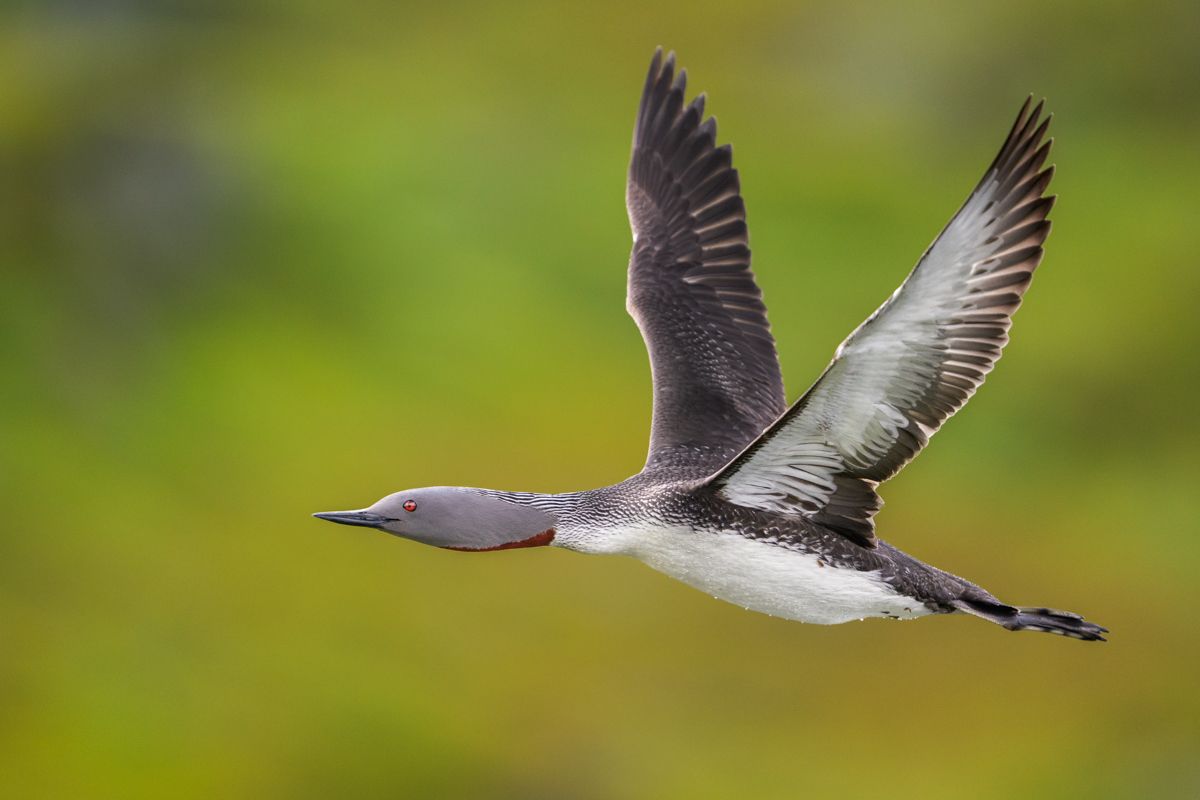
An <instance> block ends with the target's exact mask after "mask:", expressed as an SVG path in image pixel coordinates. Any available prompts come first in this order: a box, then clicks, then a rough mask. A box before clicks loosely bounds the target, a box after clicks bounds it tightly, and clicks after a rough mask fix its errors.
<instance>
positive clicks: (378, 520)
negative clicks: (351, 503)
mask: <svg viewBox="0 0 1200 800" xmlns="http://www.w3.org/2000/svg"><path fill="white" fill-rule="evenodd" d="M313 516H314V517H316V518H317V519H327V520H329V521H330V522H336V523H338V524H339V525H358V526H359V527H362V528H378V527H379V526H381V525H383V523H385V522H387V517H383V516H380V515H379V514H372V513H371V512H370V511H322V512H320V513H318V514H313Z"/></svg>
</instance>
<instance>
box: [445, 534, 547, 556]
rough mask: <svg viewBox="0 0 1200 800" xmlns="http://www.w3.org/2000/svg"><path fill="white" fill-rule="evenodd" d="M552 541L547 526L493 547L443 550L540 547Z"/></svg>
mask: <svg viewBox="0 0 1200 800" xmlns="http://www.w3.org/2000/svg"><path fill="white" fill-rule="evenodd" d="M553 541H554V528H548V529H546V530H544V531H542V532H541V533H535V534H534V535H533V536H530V537H529V538H528V539H521V540H520V541H519V542H505V543H504V544H498V545H496V546H495V547H443V548H442V549H443V550H458V551H459V552H462V553H490V552H492V551H493V550H515V549H516V548H518V547H542V546H544V545H548V544H550V543H551V542H553Z"/></svg>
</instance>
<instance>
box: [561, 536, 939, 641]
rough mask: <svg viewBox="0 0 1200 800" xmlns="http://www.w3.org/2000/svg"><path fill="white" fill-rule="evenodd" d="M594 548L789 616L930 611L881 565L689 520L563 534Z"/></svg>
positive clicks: (841, 617)
mask: <svg viewBox="0 0 1200 800" xmlns="http://www.w3.org/2000/svg"><path fill="white" fill-rule="evenodd" d="M561 544H563V545H564V546H566V547H569V548H571V549H577V550H580V551H583V552H589V553H613V554H620V555H630V556H633V557H634V558H637V559H640V560H641V561H643V562H645V563H646V564H648V565H649V566H651V567H653V568H654V569H656V570H658V571H659V572H662V573H665V574H667V575H670V576H671V577H672V578H675V579H677V580H680V581H683V582H684V583H686V584H688V585H689V586H694V587H695V588H697V589H699V590H700V591H702V592H707V593H708V594H711V595H712V596H714V597H717V598H719V599H721V600H727V601H729V602H730V603H736V604H737V605H739V606H742V607H744V608H747V609H750V610H752V611H760V612H762V613H764V614H770V615H772V616H776V617H783V618H785V619H794V620H799V621H800V622H814V623H817V624H820V625H836V624H838V623H841V622H849V621H851V620H856V619H863V618H864V617H892V618H899V619H912V618H914V617H922V616H925V615H926V614H929V613H930V611H929V609H927V608H926V607H925V606H924V605H922V604H921V603H920V602H918V601H916V600H914V599H913V598H911V597H906V596H904V595H902V594H899V593H898V592H896V590H894V589H893V588H892V587H891V586H889V585H888V584H887V583H885V582H884V581H883V580H882V579H881V578H880V577H879V573H878V572H860V571H858V570H853V569H838V568H836V567H833V566H832V565H828V564H826V565H822V562H820V561H819V559H818V558H817V556H815V555H810V554H807V553H799V552H796V551H795V550H788V549H787V548H784V547H779V546H777V545H772V544H766V543H763V542H756V541H754V540H753V539H747V538H745V537H744V536H740V535H738V534H736V533H721V534H712V533H696V532H694V531H692V530H691V529H690V528H685V527H678V528H664V527H657V526H655V527H650V526H647V527H640V526H639V527H629V528H619V529H607V530H605V531H604V533H603V535H602V536H597V537H595V538H592V537H588V538H587V540H585V541H579V542H577V543H576V542H569V541H567V542H562V543H561Z"/></svg>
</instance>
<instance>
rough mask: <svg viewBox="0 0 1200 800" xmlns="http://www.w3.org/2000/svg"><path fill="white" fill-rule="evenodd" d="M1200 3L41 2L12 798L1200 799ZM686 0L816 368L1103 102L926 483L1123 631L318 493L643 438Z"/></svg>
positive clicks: (397, 483) (1018, 563) (7, 73)
mask: <svg viewBox="0 0 1200 800" xmlns="http://www.w3.org/2000/svg"><path fill="white" fill-rule="evenodd" d="M1184 5H1185V4H1160V5H1157V6H1155V5H1151V4H1141V3H1126V4H1122V3H1093V2H1088V3H1083V2H1079V3H1065V4H1057V5H1054V6H1053V7H1048V6H1046V5H1045V4H1043V3H1041V2H1036V3H1035V2H1008V3H1004V4H995V5H979V6H974V5H970V6H969V5H968V4H960V3H952V2H945V3H918V4H916V5H909V6H907V7H906V8H904V9H903V10H901V9H900V8H884V7H877V6H874V5H853V4H851V5H847V4H844V3H833V2H830V3H817V4H811V3H790V2H750V3H742V4H731V3H726V2H695V0H693V1H692V2H687V3H675V2H672V3H659V4H653V7H647V4H643V3H634V2H629V3H625V4H623V5H612V6H598V5H597V6H587V7H583V6H580V7H571V6H567V5H563V4H556V3H531V2H506V3H497V4H492V5H489V4H481V3H477V4H467V5H460V4H457V3H441V4H420V5H419V6H418V5H411V6H410V5H404V4H400V5H397V4H393V3H384V2H375V3H355V4H337V3H321V2H316V0H311V1H310V2H292V3H280V2H266V0H256V1H255V2H232V0H231V2H228V3H226V4H216V5H212V4H203V5H201V4H196V3H190V4H189V3H185V4H179V3H162V2H150V0H73V1H71V0H56V1H55V2H41V3H16V4H13V3H8V4H5V5H4V8H3V10H0V176H2V181H0V257H2V261H0V263H2V264H3V283H2V286H3V288H2V291H0V314H2V318H0V364H2V365H3V374H4V379H3V381H2V383H0V507H2V508H3V522H2V523H0V532H2V537H3V538H2V546H3V552H2V556H0V648H2V653H0V794H2V795H4V796H5V797H14V798H16V797H68V798H81V797H165V796H172V797H175V796H177V797H206V798H207V797H228V798H242V797H244V798H264V797H334V796H344V797H349V796H355V797H421V798H423V797H429V798H442V797H446V798H514V799H516V798H566V799H568V800H569V799H571V798H587V799H591V798H610V797H614V798H727V797H753V798H792V797H798V796H818V797H820V796H831V795H838V796H881V795H884V794H886V795H887V796H890V797H923V798H941V797H947V798H949V797H956V798H957V797H964V796H966V797H976V798H1011V797H1055V798H1060V797H1089V798H1094V797H1156V798H1159V797H1172V798H1174V797H1196V796H1197V795H1198V794H1200V694H1198V691H1197V685H1196V684H1197V681H1196V675H1197V659H1198V656H1200V633H1198V631H1200V625H1198V624H1197V621H1196V613H1197V606H1198V605H1200V592H1198V591H1197V570H1198V568H1200V542H1198V541H1197V534H1198V533H1200V531H1198V526H1197V521H1196V512H1195V499H1196V489H1195V484H1196V479H1197V477H1198V471H1197V467H1196V463H1197V462H1196V446H1197V444H1198V441H1200V436H1198V433H1200V431H1198V429H1197V425H1196V421H1195V414H1194V410H1195V399H1194V397H1195V393H1196V391H1197V388H1198V374H1197V359H1196V352H1197V345H1198V344H1200V343H1198V341H1197V340H1198V338H1200V335H1198V326H1197V323H1196V303H1197V301H1198V300H1200V269H1197V243H1198V238H1200V237H1198V236H1197V234H1196V231H1197V224H1196V221H1195V215H1196V202H1197V190H1198V189H1200V152H1198V150H1200V148H1198V147H1197V143H1198V141H1200V137H1198V135H1197V133H1198V131H1200V102H1198V99H1200V48H1197V46H1196V31H1197V30H1198V29H1200V11H1198V8H1200V7H1197V6H1196V5H1195V4H1187V5H1189V6H1190V8H1187V9H1185V7H1184ZM658 44H663V45H665V46H667V47H671V48H675V49H676V50H677V51H678V52H679V54H680V58H681V62H682V63H683V64H684V65H685V66H687V67H688V68H689V70H690V74H691V78H692V87H693V89H694V90H700V89H705V90H707V91H708V92H709V95H710V106H709V107H710V109H711V110H712V111H714V112H715V113H716V114H717V115H718V116H719V117H720V120H721V130H720V135H721V138H722V139H723V140H725V141H732V142H735V143H736V163H737V166H738V167H740V169H741V172H742V175H743V188H744V194H745V197H746V199H747V203H748V207H749V213H750V221H751V229H752V244H753V247H754V256H755V266H756V269H757V271H758V274H759V276H760V282H761V284H762V286H763V289H764V291H765V293H766V298H767V301H768V303H769V305H770V308H771V312H772V320H773V323H774V329H775V332H776V335H777V337H778V341H779V349H780V353H781V358H782V361H783V365H784V372H785V374H786V375H787V376H788V378H789V397H793V398H794V397H795V396H796V395H797V394H798V393H799V392H800V391H802V390H803V389H804V388H805V386H806V385H807V383H808V381H810V380H811V379H812V378H813V377H815V376H816V375H817V373H818V372H819V370H820V369H821V368H822V366H823V365H824V364H825V362H826V360H827V359H828V358H829V356H830V354H831V353H832V351H833V348H834V347H835V346H836V344H837V343H838V342H839V341H840V340H841V338H842V337H843V336H844V335H845V334H846V333H847V332H849V331H850V330H851V329H852V328H853V327H854V326H855V325H857V324H858V322H859V321H860V320H861V319H862V318H863V317H864V316H865V315H866V314H867V313H868V312H869V311H870V310H872V309H873V308H874V307H875V306H876V305H877V304H878V302H879V301H881V300H882V299H883V298H884V297H885V296H887V294H888V293H890V291H891V290H892V289H893V287H894V286H895V285H897V284H898V283H899V281H900V279H901V278H902V277H903V275H904V274H905V273H906V272H907V270H908V269H909V267H910V266H911V264H912V263H913V262H914V260H915V259H916V257H917V256H918V255H919V254H920V252H921V251H922V249H923V248H924V247H925V245H926V244H927V243H928V242H929V240H930V239H931V238H932V237H933V236H934V235H935V234H936V232H937V231H938V230H939V229H940V227H941V225H942V224H943V223H944V222H945V221H946V219H948V217H949V216H950V214H951V213H952V212H953V211H954V210H955V209H956V208H957V207H958V205H959V203H960V202H961V201H962V199H963V198H964V197H965V195H966V193H967V191H968V190H969V189H970V188H971V186H973V185H974V182H975V181H976V179H977V178H978V176H979V174H980V173H981V171H982V169H983V168H984V167H985V166H986V164H987V163H988V161H989V160H990V158H991V157H992V155H993V153H994V151H995V150H996V148H997V147H998V146H999V144H1000V141H1001V139H1002V138H1003V135H1004V133H1005V131H1006V130H1007V126H1008V125H1009V123H1010V121H1011V118H1012V116H1013V115H1014V114H1015V112H1016V110H1017V107H1018V106H1019V104H1020V102H1021V100H1022V99H1023V97H1024V96H1025V95H1026V94H1027V93H1030V92H1034V93H1036V94H1038V95H1042V94H1044V95H1046V96H1047V97H1048V98H1049V99H1050V107H1051V108H1052V109H1053V110H1054V111H1055V113H1056V117H1055V122H1054V125H1053V129H1052V130H1053V132H1054V133H1055V135H1056V136H1057V144H1056V146H1055V151H1054V156H1053V158H1054V160H1055V161H1056V162H1057V163H1058V165H1059V173H1058V176H1057V178H1056V179H1055V184H1054V190H1055V191H1057V193H1058V194H1059V195H1060V201H1059V205H1058V207H1057V208H1056V209H1055V212H1054V215H1053V218H1054V221H1055V231H1054V234H1053V235H1052V237H1051V240H1050V242H1049V245H1048V257H1047V259H1046V261H1045V263H1044V265H1043V268H1042V270H1041V271H1040V272H1039V273H1038V276H1037V280H1036V281H1035V285H1034V287H1033V290H1032V292H1031V293H1030V295H1029V297H1028V300H1027V302H1026V304H1025V306H1024V308H1023V309H1022V311H1021V313H1020V314H1019V316H1018V321H1017V325H1016V328H1015V337H1014V340H1013V342H1012V345H1011V346H1010V347H1009V349H1008V355H1007V358H1005V360H1004V362H1003V363H1002V365H1001V366H1000V367H999V369H998V370H997V372H996V374H995V375H994V377H993V378H992V380H991V381H990V382H989V384H988V385H987V387H986V388H984V389H983V390H982V391H981V392H980V394H979V395H978V397H977V398H976V399H975V400H974V401H973V402H972V403H971V404H970V408H969V410H968V411H967V412H966V413H964V414H963V415H961V417H959V418H956V419H955V420H954V421H953V422H951V423H950V424H949V425H948V426H947V427H948V430H947V431H946V432H945V433H944V434H943V435H942V436H939V437H938V439H937V441H936V443H935V445H934V446H933V447H932V448H930V450H929V452H928V453H926V454H925V455H923V456H922V457H921V458H920V460H919V461H918V462H917V463H916V464H915V465H914V466H912V467H911V468H909V469H908V470H906V471H905V472H904V473H903V475H902V476H900V477H899V478H897V479H896V480H895V481H893V482H892V483H890V484H889V485H888V486H887V487H886V489H885V492H884V494H885V497H886V499H887V500H888V501H889V506H888V508H887V509H886V510H885V511H884V512H883V513H882V515H881V516H880V524H881V531H882V533H883V535H884V536H885V537H886V538H888V539H890V540H891V541H893V542H895V543H897V544H898V545H900V546H901V547H903V548H905V549H907V550H909V551H910V552H912V553H914V554H915V555H917V556H919V557H924V558H927V559H928V560H930V561H931V562H933V563H935V564H937V565H939V566H941V567H943V568H946V569H949V570H952V571H954V572H958V573H961V574H964V575H966V576H969V577H971V578H972V579H974V580H976V581H978V582H980V583H981V584H983V585H985V586H987V587H988V588H990V589H991V590H993V591H994V592H996V593H997V594H999V595H1000V596H1001V597H1003V598H1006V599H1008V600H1010V601H1012V602H1017V603H1042V604H1049V605H1054V606H1059V607H1063V608H1068V609H1073V610H1076V611H1080V612H1083V613H1086V614H1087V615H1088V616H1089V617H1090V618H1093V619H1095V620H1097V621H1100V622H1102V623H1104V624H1106V625H1108V626H1109V627H1110V628H1111V629H1112V637H1111V641H1110V642H1109V643H1108V644H1105V645H1098V646H1092V645H1086V644H1082V643H1079V642H1075V641H1067V640H1062V639H1059V638H1055V637H1050V636H1038V635H1031V634H1022V635H1013V634H1008V633H1006V632H1004V631H1002V630H999V629H998V628H996V627H994V626H990V625H986V624H983V623H982V622H980V621H978V620H974V619H968V618H949V619H936V620H924V621H920V622H913V623H906V624H897V623H888V622H883V621H870V622H866V623H860V624H852V625H844V626H840V627H833V628H823V627H817V626H806V625H800V624H796V623H789V622H784V621H779V620H775V619H770V618H768V617H765V616H760V615H756V614H752V613H748V612H745V611H743V610H741V609H739V608H736V607H734V606H731V605H726V604H724V603H719V602H715V601H714V600H712V599H711V598H708V597H705V596H704V595H702V594H701V593H699V592H695V591H693V590H691V589H689V588H687V587H685V586H683V585H682V584H678V583H674V582H672V581H670V580H668V579H666V578H664V577H662V576H659V575H657V574H655V573H653V572H651V571H650V570H648V569H647V568H645V567H644V566H642V565H640V564H637V563H635V562H633V561H631V560H624V559H601V558H585V557H582V556H578V555H575V554H571V553H567V552H563V551H559V550H555V549H544V550H538V551H523V552H512V553H497V554H491V555H488V556H465V555H463V554H460V553H452V552H444V551H439V550H436V549H432V548H427V547H420V546H416V545H413V544H411V543H407V542H402V541H399V540H397V539H393V538H390V537H386V536H382V535H378V534H373V533H364V532H362V531H357V530H352V529H346V528H338V527H335V526H332V525H329V524H326V523H322V522H318V521H316V520H313V519H311V518H310V517H309V516H308V515H309V514H310V513H311V512H313V511H319V510H328V509H335V508H347V507H350V508H353V507H359V506H362V505H365V504H367V503H369V502H372V501H373V500H375V499H376V498H377V497H379V496H381V495H383V494H385V493H388V492H390V491H394V490H398V489H401V488H405V487H412V486H422V485H436V484H465V485H476V486H492V487H498V488H512V489H528V490H542V491H565V490H571V489H578V488H586V487H591V486H595V485H600V484H607V483H612V482H616V481H618V480H620V479H622V478H624V477H626V476H627V475H629V474H631V473H633V472H635V471H637V469H638V468H639V467H640V465H641V461H642V458H643V456H644V453H645V446H646V436H647V428H648V417H649V403H650V386H649V382H648V368H647V363H646V356H645V354H644V350H643V347H642V344H641V341H640V339H639V336H638V333H637V330H636V329H635V327H634V325H633V323H632V322H631V321H630V320H629V319H628V318H627V317H626V315H625V312H624V310H623V303H624V297H623V295H624V274H623V273H624V268H625V263H626V259H627V254H628V250H629V233H628V228H627V223H626V220H625V211H624V207H623V188H624V171H625V165H626V159H627V157H628V143H629V137H630V130H631V124H632V121H633V116H634V111H635V106H636V103H637V99H638V93H639V91H640V87H641V81H642V79H643V75H644V70H645V67H646V63H647V61H648V59H649V58H650V55H651V53H652V52H653V48H654V46H655V45H658Z"/></svg>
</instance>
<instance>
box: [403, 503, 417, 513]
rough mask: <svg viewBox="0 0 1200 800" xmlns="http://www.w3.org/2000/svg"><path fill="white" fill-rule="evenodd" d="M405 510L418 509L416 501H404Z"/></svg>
mask: <svg viewBox="0 0 1200 800" xmlns="http://www.w3.org/2000/svg"><path fill="white" fill-rule="evenodd" d="M404 510H405V511H416V510H417V504H416V502H415V501H413V500H405V501H404Z"/></svg>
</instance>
